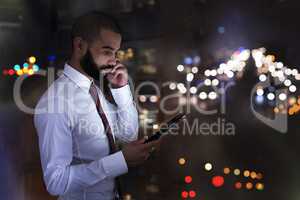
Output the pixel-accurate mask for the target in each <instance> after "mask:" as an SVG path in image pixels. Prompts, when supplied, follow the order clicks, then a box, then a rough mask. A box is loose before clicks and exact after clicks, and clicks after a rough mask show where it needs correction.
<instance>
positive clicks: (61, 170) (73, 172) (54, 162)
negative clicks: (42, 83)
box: [34, 113, 128, 195]
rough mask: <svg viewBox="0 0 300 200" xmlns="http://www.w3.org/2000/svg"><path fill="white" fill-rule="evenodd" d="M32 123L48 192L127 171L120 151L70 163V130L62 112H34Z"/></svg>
mask: <svg viewBox="0 0 300 200" xmlns="http://www.w3.org/2000/svg"><path fill="white" fill-rule="evenodd" d="M34 123H35V127H36V129H37V132H38V136H39V148H40V156H41V162H42V168H43V173H44V182H45V184H46V187H47V190H48V191H49V193H50V194H52V195H63V194H66V193H69V192H72V191H80V190H82V189H84V188H86V187H88V186H91V185H94V184H95V183H97V182H99V181H103V180H105V179H107V178H114V177H117V176H119V175H122V174H124V173H127V171H128V168H127V164H126V161H125V159H124V156H123V153H122V152H121V151H119V152H117V153H114V154H111V155H109V156H106V157H103V158H101V159H99V160H96V161H93V162H91V163H89V164H79V165H71V162H72V158H73V152H72V133H71V126H70V120H69V118H68V116H67V115H66V114H65V113H44V114H36V115H35V116H34Z"/></svg>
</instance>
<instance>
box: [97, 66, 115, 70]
mask: <svg viewBox="0 0 300 200" xmlns="http://www.w3.org/2000/svg"><path fill="white" fill-rule="evenodd" d="M114 67H115V66H114V65H103V66H101V68H100V70H107V69H113V68H114Z"/></svg>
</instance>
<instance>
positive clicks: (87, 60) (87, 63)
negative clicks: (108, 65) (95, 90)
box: [80, 49, 102, 81]
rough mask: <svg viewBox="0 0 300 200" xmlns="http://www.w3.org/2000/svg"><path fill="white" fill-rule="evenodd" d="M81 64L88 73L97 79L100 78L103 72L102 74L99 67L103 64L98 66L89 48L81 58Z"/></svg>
mask: <svg viewBox="0 0 300 200" xmlns="http://www.w3.org/2000/svg"><path fill="white" fill-rule="evenodd" d="M80 65H81V67H82V69H83V71H84V72H85V73H86V74H87V75H89V76H90V77H92V78H93V79H94V80H96V81H99V80H100V76H101V74H100V70H99V68H101V67H102V66H98V65H97V64H96V62H95V61H94V59H93V56H92V54H91V52H90V50H89V49H88V50H87V52H86V54H85V55H84V56H83V57H82V59H81V60H80Z"/></svg>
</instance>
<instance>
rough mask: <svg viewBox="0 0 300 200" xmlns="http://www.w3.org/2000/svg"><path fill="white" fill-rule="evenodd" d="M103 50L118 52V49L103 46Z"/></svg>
mask: <svg viewBox="0 0 300 200" xmlns="http://www.w3.org/2000/svg"><path fill="white" fill-rule="evenodd" d="M102 49H109V50H112V51H115V50H118V49H114V48H112V47H111V46H103V47H102Z"/></svg>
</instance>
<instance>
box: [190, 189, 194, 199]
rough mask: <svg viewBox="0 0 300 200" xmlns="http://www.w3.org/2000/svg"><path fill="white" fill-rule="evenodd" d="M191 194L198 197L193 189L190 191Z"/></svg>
mask: <svg viewBox="0 0 300 200" xmlns="http://www.w3.org/2000/svg"><path fill="white" fill-rule="evenodd" d="M189 195H190V197H191V198H195V197H196V192H195V191H194V190H191V191H190V192H189Z"/></svg>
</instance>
